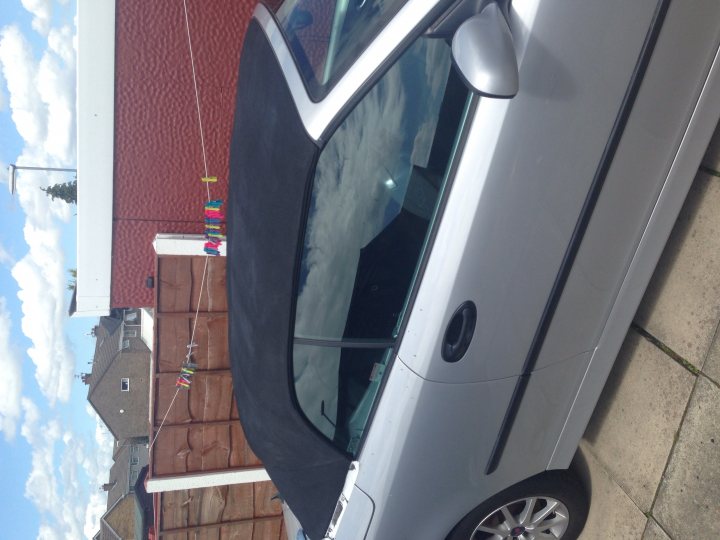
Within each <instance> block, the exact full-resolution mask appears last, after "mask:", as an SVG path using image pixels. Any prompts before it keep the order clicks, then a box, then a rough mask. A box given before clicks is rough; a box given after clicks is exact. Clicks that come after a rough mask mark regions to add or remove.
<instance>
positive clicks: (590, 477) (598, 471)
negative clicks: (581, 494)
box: [575, 442, 647, 540]
mask: <svg viewBox="0 0 720 540" xmlns="http://www.w3.org/2000/svg"><path fill="white" fill-rule="evenodd" d="M575 460H576V461H575V465H576V468H577V469H578V471H579V472H580V474H581V475H582V476H584V482H585V485H586V486H587V487H588V488H589V490H590V499H591V504H590V513H589V514H588V519H587V522H586V524H585V529H584V530H583V532H582V534H581V535H580V538H579V540H611V539H628V540H631V539H633V540H634V539H637V538H641V536H642V534H643V531H644V529H645V522H646V521H647V518H646V517H645V514H643V513H642V512H641V511H640V509H639V508H638V507H637V506H635V504H634V503H633V502H632V500H631V499H630V497H628V496H627V495H626V494H625V492H624V491H623V490H622V489H621V488H620V486H618V485H617V484H616V483H615V482H614V481H613V480H612V478H610V476H609V475H608V473H607V471H605V469H604V468H603V466H602V465H601V464H600V462H599V461H598V460H597V459H595V457H594V456H593V454H592V451H591V450H590V449H589V448H588V447H587V446H586V443H585V442H581V443H580V449H579V451H578V454H577V455H576V458H575Z"/></svg>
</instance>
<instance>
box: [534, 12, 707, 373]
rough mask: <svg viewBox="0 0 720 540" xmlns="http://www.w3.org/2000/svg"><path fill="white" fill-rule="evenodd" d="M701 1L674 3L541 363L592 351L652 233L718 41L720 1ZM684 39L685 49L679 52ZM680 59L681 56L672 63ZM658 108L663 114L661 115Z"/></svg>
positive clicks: (672, 214) (673, 214)
mask: <svg viewBox="0 0 720 540" xmlns="http://www.w3.org/2000/svg"><path fill="white" fill-rule="evenodd" d="M701 4H702V5H698V4H694V6H693V9H688V7H687V4H685V5H683V4H682V3H671V5H670V9H669V12H668V15H667V17H666V22H665V24H664V25H663V30H662V33H661V34H660V36H659V39H658V43H657V45H656V46H655V52H654V55H653V58H652V59H651V62H650V64H649V66H648V69H647V71H646V73H645V77H644V80H643V84H642V86H641V88H640V92H639V94H638V97H637V100H636V104H635V106H634V107H633V111H632V113H631V114H630V117H629V119H628V123H627V126H626V127H625V130H624V133H623V138H622V140H621V142H620V146H619V147H618V151H617V153H616V155H615V158H614V160H613V164H612V166H611V168H610V170H609V172H608V176H607V179H606V181H605V185H604V186H603V191H602V193H601V194H600V198H599V200H598V203H597V207H596V209H595V212H594V214H593V217H592V219H591V221H590V224H589V227H588V230H587V232H586V233H585V237H584V239H583V243H582V245H581V247H580V251H579V252H578V257H577V259H576V261H575V265H574V268H573V271H572V272H571V274H570V276H569V279H568V282H567V284H566V285H565V289H564V291H563V295H562V297H561V299H560V303H559V305H558V309H557V312H556V314H555V317H554V318H553V321H552V324H551V326H550V330H549V332H548V335H547V337H546V339H545V343H544V345H543V350H542V352H541V354H540V357H539V358H538V363H537V367H538V368H541V367H543V366H546V365H548V364H550V363H552V362H556V361H557V360H558V359H560V358H567V357H568V356H571V355H573V354H576V353H578V352H580V351H583V350H588V349H593V348H594V347H595V345H596V344H597V341H598V339H599V337H600V333H601V332H602V329H603V326H604V325H605V321H606V320H607V317H608V314H609V313H610V310H611V308H612V306H613V303H614V302H615V301H616V299H618V295H617V293H618V291H619V289H620V285H621V283H622V280H623V277H624V275H625V273H626V272H627V269H628V267H629V265H630V261H631V259H632V257H633V255H634V253H635V250H636V247H637V245H638V243H639V241H640V238H641V236H642V235H643V234H645V233H646V225H647V223H648V219H649V217H650V214H651V212H652V211H653V208H654V206H655V203H656V200H657V197H658V196H659V194H660V191H661V189H662V188H663V185H664V184H665V182H666V179H667V178H668V173H669V171H670V167H671V165H672V163H673V161H674V159H675V156H676V154H677V152H678V147H679V145H680V142H681V141H682V139H683V137H684V135H685V129H686V126H687V125H688V122H689V120H690V116H691V114H692V113H693V109H694V107H695V104H696V103H697V100H698V96H699V93H700V90H701V86H700V84H699V82H700V81H703V80H704V78H705V77H706V74H707V73H708V71H709V69H710V64H711V62H712V60H713V56H714V53H715V51H716V50H717V44H718V42H720V27H719V26H718V25H717V24H715V23H714V22H711V21H717V20H718V19H720V5H718V4H717V3H716V2H712V1H711V0H708V1H705V2H702V3H701ZM687 28H693V29H694V30H693V33H692V35H688V33H687ZM679 43H682V49H683V50H682V51H679V50H678V47H679ZM713 43H714V46H712V47H709V46H708V44H713ZM680 58H682V59H683V61H681V62H678V61H673V60H675V59H680ZM659 110H661V111H662V114H658V111H659ZM697 146H698V149H697V150H696V151H697V152H701V151H702V149H704V146H703V145H702V144H699V145H697ZM700 147H702V148H700ZM698 159H699V158H698ZM693 176H694V173H693V172H689V173H688V174H687V175H686V176H685V178H684V181H685V183H686V184H687V186H688V188H689V185H690V182H691V181H692V178H693ZM679 210H680V207H679V206H677V208H676V209H675V210H674V212H667V211H666V213H665V215H666V216H667V219H668V220H670V221H671V222H674V221H675V218H676V216H677V213H678V212H679ZM658 255H659V254H658ZM648 278H649V275H648ZM642 288H643V290H644V288H645V286H644V285H643V287H642ZM619 300H620V301H622V298H619ZM633 311H634V310H633Z"/></svg>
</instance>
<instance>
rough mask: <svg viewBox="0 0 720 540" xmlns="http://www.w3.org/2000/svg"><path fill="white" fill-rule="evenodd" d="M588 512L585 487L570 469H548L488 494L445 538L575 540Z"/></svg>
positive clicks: (461, 539)
mask: <svg viewBox="0 0 720 540" xmlns="http://www.w3.org/2000/svg"><path fill="white" fill-rule="evenodd" d="M587 514H588V497H587V493H586V491H585V488H584V486H583V485H582V483H581V482H580V480H579V479H578V477H577V476H576V475H575V474H574V473H572V472H571V471H548V472H545V473H542V474H539V475H536V476H533V477H532V478H528V479H527V480H525V481H523V482H520V483H518V484H515V485H514V486H511V487H509V488H508V489H506V490H504V491H501V492H500V493H498V494H497V495H495V496H493V497H491V498H490V499H488V500H487V501H485V502H484V503H482V504H481V505H479V506H478V507H476V508H475V509H474V510H473V511H472V512H470V513H469V514H468V515H467V516H465V517H464V518H463V519H462V521H460V523H458V524H457V525H456V526H455V528H454V529H453V530H452V531H451V532H450V534H449V535H448V537H447V540H486V539H490V538H492V539H493V540H497V539H498V538H503V539H518V540H540V539H546V538H547V539H552V538H562V539H563V540H574V539H575V538H577V537H578V536H579V535H580V532H581V531H582V529H583V527H584V526H585V520H586V519H587Z"/></svg>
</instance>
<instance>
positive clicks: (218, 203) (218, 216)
mask: <svg viewBox="0 0 720 540" xmlns="http://www.w3.org/2000/svg"><path fill="white" fill-rule="evenodd" d="M183 10H184V14H185V29H186V33H187V42H188V52H189V56H190V67H191V69H192V80H193V88H194V90H195V105H196V110H197V120H198V129H199V132H200V148H201V150H202V159H203V167H204V170H205V175H204V176H202V177H201V182H202V183H203V184H204V185H205V192H206V194H207V199H206V201H205V208H204V210H205V211H204V218H205V240H206V242H205V245H204V248H203V250H204V252H205V262H204V264H203V273H202V278H201V279H200V291H199V292H198V301H197V306H196V308H195V316H194V317H193V324H192V332H191V333H190V343H188V345H187V353H186V355H185V358H184V360H183V363H182V365H181V366H180V372H179V374H178V378H177V380H176V383H175V386H176V388H175V394H174V395H173V397H172V400H171V401H170V405H168V408H167V411H165V415H164V416H163V419H162V422H160V425H159V426H158V429H157V431H156V432H155V435H154V437H153V440H152V442H151V443H150V450H152V448H153V446H154V445H155V441H156V440H157V438H158V435H160V431H161V430H162V428H163V426H164V425H165V420H167V417H168V415H169V414H170V410H171V409H172V407H173V405H174V404H175V400H176V399H177V396H178V394H179V393H180V390H186V391H187V390H189V389H190V386H191V384H192V376H193V374H194V373H195V370H196V369H197V364H196V363H195V362H194V357H193V349H195V348H196V347H197V344H196V343H195V331H196V329H197V322H198V317H199V314H200V302H201V299H202V295H203V290H204V289H205V281H206V277H207V268H208V260H209V258H210V257H211V256H217V255H220V245H221V243H222V241H223V240H224V239H225V237H224V236H223V234H222V224H223V222H224V220H225V216H224V215H223V213H222V210H221V207H222V200H220V199H215V200H213V198H212V195H211V191H210V185H211V184H216V183H217V177H216V176H210V172H209V169H208V162H207V151H206V149H205V133H204V130H203V123H202V113H201V111H200V92H199V91H198V85H197V75H196V73H195V54H194V53H193V47H192V38H191V35H190V20H189V17H188V9H187V0H183Z"/></svg>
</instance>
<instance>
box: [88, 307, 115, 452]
mask: <svg viewBox="0 0 720 540" xmlns="http://www.w3.org/2000/svg"><path fill="white" fill-rule="evenodd" d="M121 331H122V321H121V320H119V319H115V318H112V317H100V322H99V324H98V326H97V327H96V330H95V355H94V356H93V366H92V373H91V374H90V378H89V379H88V397H87V400H88V401H89V402H90V405H92V407H93V409H95V412H96V413H97V414H98V416H100V418H102V420H103V422H104V423H105V425H106V426H107V427H108V429H109V430H110V432H111V433H112V434H113V436H114V437H115V438H116V439H117V438H118V435H117V433H115V431H114V430H113V428H112V426H111V425H110V424H111V423H110V422H108V421H107V418H105V417H104V416H103V414H102V412H101V408H100V407H98V406H97V405H96V404H95V403H94V395H95V390H96V389H97V387H98V386H99V383H100V381H101V380H102V378H103V377H104V376H105V373H107V370H108V368H109V367H110V365H111V364H112V362H113V360H114V359H115V357H116V356H117V355H118V354H119V352H120V346H119V344H120V333H121Z"/></svg>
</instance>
